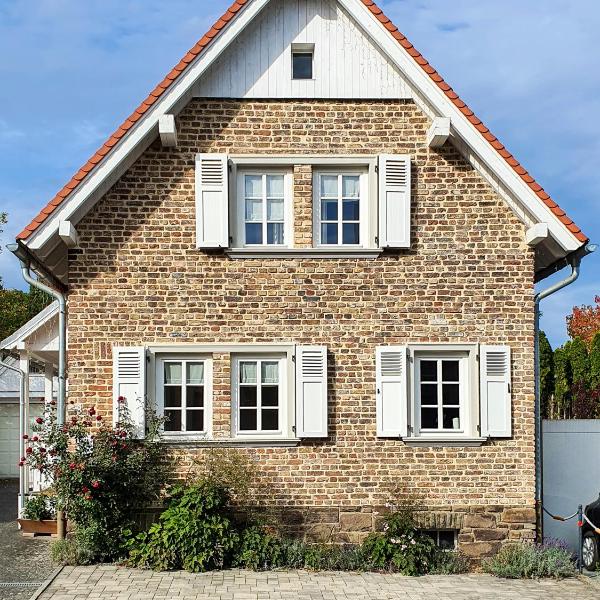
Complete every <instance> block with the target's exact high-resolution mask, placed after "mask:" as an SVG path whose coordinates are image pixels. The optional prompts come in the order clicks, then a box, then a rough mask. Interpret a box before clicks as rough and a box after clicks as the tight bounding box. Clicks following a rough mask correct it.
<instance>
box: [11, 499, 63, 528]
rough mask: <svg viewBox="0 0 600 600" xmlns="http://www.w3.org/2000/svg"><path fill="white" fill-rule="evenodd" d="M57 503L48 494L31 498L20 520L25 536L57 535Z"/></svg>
mask: <svg viewBox="0 0 600 600" xmlns="http://www.w3.org/2000/svg"><path fill="white" fill-rule="evenodd" d="M55 505H56V501H55V499H54V498H53V497H52V496H49V495H48V494H47V493H43V494H35V495H32V496H29V498H27V500H26V502H25V506H24V508H23V518H21V519H18V522H19V525H20V527H21V533H22V535H24V536H35V535H56V528H57V525H56V506H55Z"/></svg>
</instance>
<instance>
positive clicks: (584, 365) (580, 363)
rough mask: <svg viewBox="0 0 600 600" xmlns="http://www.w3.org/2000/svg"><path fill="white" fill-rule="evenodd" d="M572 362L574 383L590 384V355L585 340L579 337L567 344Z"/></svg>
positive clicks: (566, 348)
mask: <svg viewBox="0 0 600 600" xmlns="http://www.w3.org/2000/svg"><path fill="white" fill-rule="evenodd" d="M565 350H566V351H567V353H568V356H569V362H570V363H571V375H572V378H573V379H572V381H571V383H572V384H583V385H584V386H586V387H587V386H588V384H589V381H590V356H589V354H588V351H587V347H586V345H585V342H584V341H583V340H582V339H581V338H579V337H577V338H575V339H574V340H571V341H569V342H567V343H566V344H565Z"/></svg>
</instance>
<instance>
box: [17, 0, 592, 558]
mask: <svg viewBox="0 0 600 600" xmlns="http://www.w3.org/2000/svg"><path fill="white" fill-rule="evenodd" d="M586 243H587V237H586V236H585V235H584V234H583V233H582V232H581V230H580V229H579V228H578V227H577V226H576V225H575V224H574V223H573V222H572V221H571V220H570V219H569V218H568V217H567V216H566V214H565V213H564V211H562V210H561V209H560V208H559V207H558V206H557V204H556V203H555V202H554V201H553V200H552V199H551V198H550V197H549V196H548V194H546V193H545V192H544V190H543V189H542V188H541V186H540V185H539V184H538V183H536V182H535V181H534V179H533V178H532V177H531V176H530V175H529V174H528V173H527V172H526V171H525V169H524V168H523V167H522V166H521V165H520V164H519V163H518V162H517V161H516V159H515V158H514V157H513V156H512V155H510V154H509V153H508V151H507V150H506V149H505V148H504V146H502V144H501V143H500V142H499V141H498V140H497V139H496V138H495V137H494V136H493V135H492V134H491V133H490V131H489V130H488V129H487V128H486V127H485V126H484V125H483V124H482V123H481V121H479V120H478V119H477V117H475V115H474V114H473V113H472V111H470V110H469V108H468V107H467V106H466V105H465V104H464V102H462V101H461V100H460V98H459V97H458V96H457V95H456V93H455V92H454V91H453V90H452V89H451V88H450V87H449V86H448V85H447V84H446V83H445V82H444V81H443V80H442V78H441V77H440V76H439V75H438V74H437V72H436V71H435V70H434V69H433V68H432V67H431V66H430V65H429V64H428V63H427V62H426V61H425V59H424V58H423V57H422V56H421V55H420V54H419V53H418V52H417V51H416V50H415V48H414V47H413V46H412V45H411V44H410V43H409V42H408V40H406V38H405V37H404V36H403V35H402V34H400V32H399V31H398V30H397V29H396V27H395V26H394V25H393V24H392V23H391V22H390V21H389V19H387V18H386V17H385V15H384V14H383V13H382V11H381V10H380V9H379V8H378V7H377V6H376V5H375V4H374V2H372V1H371V0H270V1H269V0H238V1H237V2H235V3H234V4H233V5H232V6H231V8H230V9H229V10H228V11H227V13H225V15H223V17H222V18H221V19H220V20H219V21H217V23H216V24H215V25H214V27H213V28H212V29H211V30H210V31H209V32H208V33H207V34H206V35H205V36H204V37H203V38H202V39H201V40H200V41H199V42H198V44H197V45H196V46H194V48H192V49H191V50H190V52H188V54H186V56H185V57H184V58H183V59H182V61H181V62H180V63H179V64H178V65H177V66H176V67H175V68H174V69H173V71H171V73H169V75H167V77H166V78H165V80H164V81H163V82H162V83H161V84H159V85H158V86H157V88H156V89H155V90H154V91H153V92H152V93H151V94H150V96H149V97H148V98H147V99H146V100H145V101H144V102H143V103H142V104H141V105H140V106H139V108H138V109H137V110H136V111H135V112H134V113H133V114H132V115H131V116H130V117H129V118H128V119H127V120H126V121H125V123H123V125H121V127H120V128H119V129H118V130H117V131H116V132H115V133H114V134H113V135H112V136H111V137H110V138H109V140H108V141H107V142H106V143H105V144H104V146H103V147H102V148H101V149H100V150H99V151H98V152H97V153H96V154H95V155H94V156H93V157H92V158H91V159H90V161H88V163H86V165H84V167H82V169H80V170H79V171H78V172H77V174H76V175H75V176H74V177H73V179H72V180H71V181H70V182H69V183H68V184H67V185H66V186H65V187H64V188H63V189H62V190H61V191H60V192H59V193H58V194H57V196H56V197H55V198H54V199H53V200H52V201H51V202H50V203H49V204H48V206H47V207H46V208H44V209H43V210H42V212H41V213H40V215H39V216H38V217H37V218H36V219H34V221H33V222H32V223H31V224H30V225H29V226H27V227H26V228H25V229H24V231H23V232H22V233H21V234H20V235H19V251H18V252H20V253H21V254H20V255H21V257H22V259H23V257H25V258H24V260H26V261H29V262H30V263H31V266H32V267H34V268H35V269H37V270H38V272H39V273H41V274H43V275H44V276H45V277H46V278H47V279H48V280H49V281H51V282H54V284H55V286H62V287H64V289H65V290H66V291H65V295H66V298H67V305H68V311H67V313H68V361H67V367H68V382H69V390H68V397H69V399H71V400H74V401H75V402H77V403H80V402H81V403H83V404H84V405H88V404H94V405H95V406H96V407H98V409H99V411H100V413H101V414H103V415H105V416H106V417H107V418H110V416H112V415H113V413H114V412H115V411H117V410H118V402H117V399H118V398H119V396H124V397H125V398H126V400H127V402H128V405H129V406H130V408H131V410H132V412H133V414H134V417H135V418H136V420H137V422H138V423H139V430H140V434H143V431H144V416H145V406H151V407H152V408H154V409H156V410H157V411H158V412H159V413H160V414H162V415H164V416H165V417H166V418H167V421H166V424H165V432H164V434H165V444H166V446H167V447H168V448H169V450H170V452H171V453H172V454H173V455H174V457H175V458H176V460H177V464H178V465H179V469H180V472H181V474H182V475H183V474H185V472H186V471H187V468H188V467H189V464H190V461H191V459H192V458H194V457H198V456H201V455H202V453H203V452H205V450H206V448H209V447H215V446H218V447H220V446H228V447H235V448H239V449H240V450H239V451H240V452H244V453H248V454H249V455H250V456H251V457H252V458H253V459H254V460H255V461H256V464H257V468H258V471H259V473H260V478H261V484H262V485H261V486H260V488H259V489H257V490H256V493H255V499H256V502H257V504H259V505H261V506H264V507H268V508H270V509H274V510H277V511H279V512H280V513H281V515H282V518H283V520H284V522H285V523H286V524H287V525H288V526H289V527H290V528H292V529H294V530H298V531H300V532H302V533H303V534H304V535H306V536H307V537H309V538H310V539H315V540H321V541H326V542H330V541H334V542H339V541H352V542H354V541H358V540H360V539H362V538H363V537H364V535H365V534H366V532H368V531H370V530H371V529H372V528H373V527H374V526H376V525H377V523H378V519H377V514H378V511H380V510H381V509H380V508H378V507H381V506H383V505H384V504H385V503H386V501H388V500H389V498H390V493H391V491H392V490H393V489H400V490H402V493H403V494H405V495H408V496H412V497H415V498H418V499H419V501H420V502H421V503H422V504H423V506H424V508H425V509H426V511H424V512H423V514H422V520H423V527H424V528H425V529H428V530H431V531H432V532H433V535H434V536H436V539H438V540H439V541H440V543H443V544H454V543H455V542H456V543H458V544H459V546H460V548H461V549H462V550H463V551H464V552H465V553H467V554H468V555H470V556H473V557H479V556H482V555H485V554H489V553H492V552H494V551H495V550H496V549H497V548H498V547H499V545H500V544H501V543H503V541H506V540H508V539H531V538H532V537H533V536H534V531H535V510H534V507H535V498H536V480H535V410H534V407H535V381H534V345H535V344H534V340H535V319H534V316H535V303H534V282H535V281H539V280H541V279H543V278H545V277H546V276H548V275H549V274H551V273H553V272H555V271H556V270H558V269H560V268H562V267H563V266H565V265H566V264H567V263H568V262H569V261H571V260H573V259H574V258H580V257H581V256H582V255H584V254H585V252H586Z"/></svg>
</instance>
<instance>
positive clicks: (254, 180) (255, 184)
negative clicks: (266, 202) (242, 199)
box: [245, 175, 263, 198]
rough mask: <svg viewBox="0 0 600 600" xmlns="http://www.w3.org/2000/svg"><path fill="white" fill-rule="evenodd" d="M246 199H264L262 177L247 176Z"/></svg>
mask: <svg viewBox="0 0 600 600" xmlns="http://www.w3.org/2000/svg"><path fill="white" fill-rule="evenodd" d="M245 185H246V198H262V195H263V193H262V176H261V175H246V176H245Z"/></svg>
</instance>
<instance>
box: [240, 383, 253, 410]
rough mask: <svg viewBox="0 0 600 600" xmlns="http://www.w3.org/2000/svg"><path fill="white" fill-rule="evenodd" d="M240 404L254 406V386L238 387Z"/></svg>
mask: <svg viewBox="0 0 600 600" xmlns="http://www.w3.org/2000/svg"><path fill="white" fill-rule="evenodd" d="M240 406H256V388H255V387H254V386H242V387H241V388H240Z"/></svg>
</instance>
